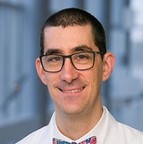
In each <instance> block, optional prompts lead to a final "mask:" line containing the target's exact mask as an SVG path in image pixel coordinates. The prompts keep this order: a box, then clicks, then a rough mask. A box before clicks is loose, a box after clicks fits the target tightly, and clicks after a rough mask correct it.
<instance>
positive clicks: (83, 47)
mask: <svg viewBox="0 0 143 144" xmlns="http://www.w3.org/2000/svg"><path fill="white" fill-rule="evenodd" d="M72 51H73V52H79V51H81V52H88V51H92V48H90V47H89V46H87V45H79V46H76V47H74V48H73V49H72Z"/></svg>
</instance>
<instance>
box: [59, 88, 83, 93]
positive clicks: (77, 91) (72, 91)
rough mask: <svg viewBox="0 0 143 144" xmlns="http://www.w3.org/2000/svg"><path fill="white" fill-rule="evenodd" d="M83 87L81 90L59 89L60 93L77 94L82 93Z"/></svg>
mask: <svg viewBox="0 0 143 144" xmlns="http://www.w3.org/2000/svg"><path fill="white" fill-rule="evenodd" d="M84 88H85V87H82V88H78V89H67V90H65V89H59V90H60V91H62V92H63V93H79V92H81V91H83V89H84Z"/></svg>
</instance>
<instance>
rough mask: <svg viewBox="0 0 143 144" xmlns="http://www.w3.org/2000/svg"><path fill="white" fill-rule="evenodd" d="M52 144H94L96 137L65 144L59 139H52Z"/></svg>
mask: <svg viewBox="0 0 143 144" xmlns="http://www.w3.org/2000/svg"><path fill="white" fill-rule="evenodd" d="M53 144H96V137H95V136H93V137H90V138H88V139H86V140H84V141H82V142H80V143H76V142H66V141H62V140H60V139H56V138H53Z"/></svg>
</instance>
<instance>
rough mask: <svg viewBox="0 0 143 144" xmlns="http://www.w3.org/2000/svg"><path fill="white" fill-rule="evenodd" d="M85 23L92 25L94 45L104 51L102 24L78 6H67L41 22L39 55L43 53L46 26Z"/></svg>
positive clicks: (82, 24)
mask: <svg viewBox="0 0 143 144" xmlns="http://www.w3.org/2000/svg"><path fill="white" fill-rule="evenodd" d="M87 24H90V25H91V27H92V32H93V37H94V43H95V45H96V46H97V47H98V48H99V50H100V51H101V52H103V53H106V37H105V31H104V28H103V26H102V24H101V23H100V22H99V21H98V20H97V19H96V18H95V17H94V16H93V15H91V14H90V13H88V12H86V11H84V10H81V9H78V8H67V9H63V10H60V11H58V12H56V13H54V14H53V15H51V16H50V17H49V18H48V19H47V20H46V21H45V23H44V24H43V26H42V29H41V37H40V47H41V51H40V53H41V55H43V54H44V30H45V28H46V27H50V26H55V27H56V26H62V27H67V26H75V25H80V26H84V25H87Z"/></svg>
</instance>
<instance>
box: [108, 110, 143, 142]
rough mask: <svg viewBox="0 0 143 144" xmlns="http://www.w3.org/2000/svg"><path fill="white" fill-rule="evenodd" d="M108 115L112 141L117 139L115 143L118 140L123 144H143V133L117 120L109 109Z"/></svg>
mask: <svg viewBox="0 0 143 144" xmlns="http://www.w3.org/2000/svg"><path fill="white" fill-rule="evenodd" d="M106 113H107V115H108V120H109V123H108V124H109V127H108V128H109V129H110V130H109V131H110V134H111V137H112V139H115V141H117V140H118V142H119V143H121V144H123V143H125V144H129V143H134V144H143V132H141V131H139V130H136V129H134V128H132V127H130V126H127V125H125V124H123V123H120V122H119V121H117V120H115V119H114V118H113V116H112V115H111V114H110V112H109V111H108V110H107V109H106Z"/></svg>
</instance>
